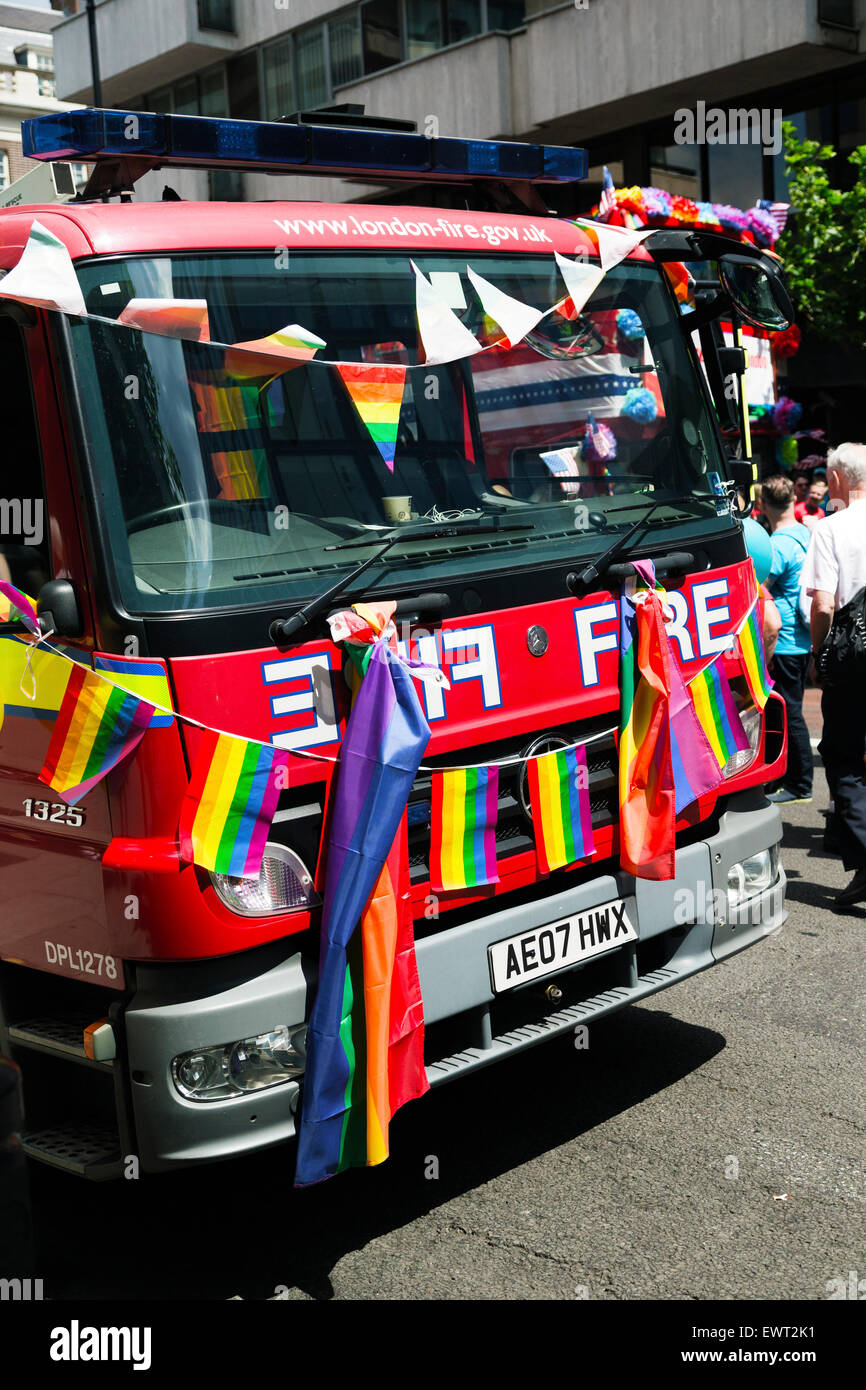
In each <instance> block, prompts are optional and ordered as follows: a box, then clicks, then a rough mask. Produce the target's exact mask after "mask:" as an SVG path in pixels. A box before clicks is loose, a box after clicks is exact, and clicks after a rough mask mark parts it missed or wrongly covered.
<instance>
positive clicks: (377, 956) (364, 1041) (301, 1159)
mask: <svg viewBox="0 0 866 1390" xmlns="http://www.w3.org/2000/svg"><path fill="white" fill-rule="evenodd" d="M429 739H430V726H429V725H428V723H427V721H426V719H425V718H424V712H423V710H422V709H421V704H420V701H419V699H418V696H417V694H416V692H415V688H414V685H413V682H412V677H411V675H410V674H409V672H408V670H407V669H406V668H405V666H404V665H403V664H402V662H401V661H400V660H399V659H398V658H397V656H396V655H394V653H392V652H391V651H389V649H388V645H387V639H384V638H380V639H379V640H378V641H376V642H374V643H373V646H372V650H371V654H370V660H369V662H368V663H367V669H366V674H365V675H364V678H363V680H362V681H361V685H360V689H359V691H358V696H357V699H356V700H355V701H354V703H353V705H352V711H351V714H350V715H349V721H348V724H347V727H346V734H345V737H344V739H343V744H342V748H341V752H340V761H339V763H338V764H337V768H336V772H335V778H336V786H335V787H334V785H333V784H332V790H331V793H330V795H331V797H332V798H333V800H332V803H331V804H330V805H329V811H328V829H327V843H326V846H325V864H324V870H325V893H324V903H323V906H322V925H321V934H320V941H321V944H320V954H319V973H318V984H317V989H316V999H315V1002H314V1004H313V1009H312V1012H311V1014H310V1022H309V1025H308V1028H307V1066H306V1072H305V1075H304V1095H303V1100H302V1104H301V1118H300V1126H299V1134H298V1159H297V1168H296V1172H295V1186H296V1187H305V1186H307V1185H308V1184H309V1183H315V1182H321V1181H322V1180H323V1179H324V1178H328V1177H331V1176H333V1174H335V1173H339V1172H341V1171H342V1170H343V1169H344V1168H348V1167H349V1166H351V1165H353V1164H363V1163H366V1164H370V1165H372V1164H376V1163H381V1162H382V1161H383V1160H384V1159H385V1158H387V1156H388V1127H389V1123H390V1120H391V1117H392V1116H393V1114H394V1113H395V1111H396V1110H398V1109H399V1108H400V1106H402V1105H404V1104H405V1103H406V1102H407V1101H409V1100H413V1099H415V1098H416V1097H417V1096H421V1095H423V1094H424V1092H425V1091H426V1090H428V1089H429V1084H428V1081H427V1077H426V1073H425V1071H424V1006H423V1001H422V998H421V984H420V980H419V978H418V967H417V964H416V961H415V944H414V934H413V929H412V903H411V891H410V882H409V853H408V839H407V828H406V802H407V800H408V797H409V792H410V791H411V788H412V783H413V782H414V780H415V775H416V773H417V771H418V765H419V764H420V762H421V758H422V757H423V754H424V749H425V748H426V747H427V743H428V741H429Z"/></svg>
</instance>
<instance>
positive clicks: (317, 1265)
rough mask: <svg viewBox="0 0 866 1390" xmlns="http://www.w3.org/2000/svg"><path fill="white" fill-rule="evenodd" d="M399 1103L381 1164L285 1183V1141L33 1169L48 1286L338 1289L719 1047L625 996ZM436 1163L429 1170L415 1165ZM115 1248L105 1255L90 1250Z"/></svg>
mask: <svg viewBox="0 0 866 1390" xmlns="http://www.w3.org/2000/svg"><path fill="white" fill-rule="evenodd" d="M574 1041H575V1040H574V1037H573V1036H572V1035H571V1034H570V1033H569V1034H568V1035H566V1036H564V1037H562V1038H556V1039H553V1040H551V1041H549V1042H546V1043H543V1044H541V1045H540V1046H537V1047H533V1048H530V1049H529V1050H528V1051H527V1052H524V1053H522V1054H520V1055H518V1056H515V1057H514V1058H512V1059H509V1060H508V1061H507V1062H505V1063H504V1064H503V1065H502V1066H497V1065H494V1066H492V1067H490V1068H486V1069H484V1070H482V1071H481V1072H480V1073H477V1074H475V1075H474V1076H469V1077H466V1078H465V1079H463V1080H461V1081H458V1082H457V1084H455V1085H451V1084H449V1085H445V1086H443V1087H441V1088H438V1089H437V1090H435V1091H433V1092H431V1093H430V1095H429V1096H427V1097H426V1098H425V1099H424V1100H422V1101H417V1102H413V1103H412V1104H410V1105H408V1106H407V1107H405V1108H404V1110H403V1111H401V1112H400V1113H399V1114H398V1115H397V1116H396V1118H395V1119H394V1121H393V1122H392V1125H391V1150H392V1154H393V1155H394V1156H393V1157H392V1158H391V1159H390V1160H389V1161H388V1162H387V1163H385V1164H383V1165H382V1166H380V1167H377V1168H373V1169H361V1170H355V1171H351V1172H348V1173H345V1174H341V1175H340V1176H339V1177H337V1178H334V1179H332V1180H331V1181H329V1182H327V1183H324V1184H322V1185H321V1186H317V1187H313V1188H307V1189H304V1190H301V1191H294V1190H293V1188H292V1179H293V1171H294V1148H293V1147H291V1146H282V1147H280V1148H278V1149H272V1150H269V1151H267V1152H265V1153H261V1154H258V1155H255V1156H252V1157H248V1158H244V1159H237V1160H233V1161H231V1162H229V1163H222V1164H214V1165H208V1166H206V1167H200V1168H197V1169H195V1170H193V1171H187V1172H181V1173H173V1174H158V1175H155V1176H146V1175H145V1176H144V1177H142V1178H140V1179H139V1180H138V1181H134V1182H132V1181H127V1182H124V1181H120V1182H118V1183H113V1184H105V1185H100V1186H95V1185H92V1184H87V1183H83V1182H81V1181H77V1180H75V1179H73V1178H70V1177H68V1176H66V1175H65V1174H62V1173H57V1172H55V1171H52V1170H49V1169H46V1168H36V1167H35V1166H34V1174H33V1179H34V1182H33V1186H34V1208H35V1214H36V1222H37V1240H38V1248H39V1273H40V1275H41V1277H42V1278H43V1279H44V1280H45V1286H46V1293H47V1295H48V1296H49V1297H51V1298H53V1299H59V1300H64V1299H94V1300H102V1299H118V1298H121V1299H178V1300H186V1299H195V1298H210V1299H224V1298H228V1297H230V1296H231V1295H233V1294H240V1295H242V1296H243V1297H244V1298H245V1299H265V1298H268V1297H271V1296H272V1295H273V1293H274V1291H275V1289H276V1288H277V1287H278V1286H280V1285H285V1286H287V1287H288V1288H289V1289H294V1290H301V1291H302V1292H303V1293H306V1294H307V1295H308V1296H310V1297H311V1298H314V1299H319V1300H327V1299H329V1298H332V1297H333V1294H334V1290H333V1286H332V1283H331V1272H332V1270H333V1269H334V1267H335V1265H336V1264H337V1263H338V1262H339V1261H340V1260H341V1259H342V1258H343V1257H344V1256H345V1255H346V1254H347V1253H349V1252H350V1251H352V1250H357V1249H360V1248H362V1247H363V1246H364V1245H366V1244H367V1243H368V1242H370V1241H373V1240H375V1239H376V1238H377V1237H380V1236H382V1235H383V1234H386V1233H388V1232H392V1231H395V1230H399V1229H400V1228H401V1227H402V1226H405V1225H407V1224H408V1223H410V1222H412V1221H414V1220H415V1219H417V1218H418V1217H420V1216H423V1215H424V1214H425V1213H427V1212H429V1211H431V1210H434V1209H435V1208H436V1207H437V1206H439V1205H441V1204H442V1203H444V1202H447V1201H449V1200H451V1199H452V1198H454V1197H456V1196H459V1195H461V1194H463V1193H465V1192H469V1191H472V1190H473V1189H475V1188H478V1187H479V1186H482V1185H483V1184H484V1183H487V1182H490V1181H492V1180H494V1179H496V1178H498V1177H500V1176H501V1175H502V1174H504V1173H507V1172H509V1171H511V1170H513V1169H516V1168H518V1167H519V1166H520V1165H521V1164H524V1163H527V1162H528V1161H530V1160H532V1159H534V1158H537V1157H538V1156H540V1155H541V1154H544V1153H547V1152H549V1151H550V1150H553V1149H556V1148H558V1147H560V1146H561V1145H563V1144H566V1143H568V1142H569V1141H573V1140H574V1139H576V1138H579V1137H580V1135H582V1134H586V1133H588V1132H589V1131H590V1130H592V1129H594V1128H595V1127H596V1126H597V1125H601V1124H604V1123H605V1122H606V1121H607V1120H609V1119H611V1118H612V1117H613V1116H616V1115H620V1114H622V1113H623V1112H624V1111H628V1110H630V1109H631V1108H632V1107H633V1106H635V1105H639V1104H640V1103H641V1102H642V1101H645V1100H646V1099H647V1098H648V1097H650V1096H653V1095H655V1094H656V1093H658V1092H660V1091H664V1090H665V1089H666V1088H668V1087H670V1086H674V1085H676V1084H677V1083H678V1082H680V1081H681V1080H682V1079H683V1078H684V1077H686V1076H688V1075H689V1074H690V1073H692V1072H694V1071H696V1070H697V1069H698V1068H699V1067H701V1066H703V1065H704V1064H705V1063H706V1062H708V1061H709V1060H710V1059H711V1058H712V1057H714V1056H716V1055H717V1053H719V1052H720V1051H721V1050H722V1049H723V1048H724V1046H725V1039H724V1037H723V1036H722V1035H721V1034H719V1033H717V1032H714V1031H712V1030H710V1029H707V1028H701V1027H697V1026H695V1025H693V1024H689V1023H684V1022H683V1021H682V1020H680V1019H677V1018H674V1017H673V1016H672V1015H670V1014H667V1013H664V1012H661V1011H658V1010H648V1009H641V1008H637V1007H629V1008H626V1009H624V1010H621V1011H620V1012H619V1013H618V1014H617V1015H616V1016H615V1017H612V1018H606V1019H600V1020H598V1021H597V1022H596V1023H593V1024H591V1025H590V1027H589V1035H588V1041H589V1045H588V1047H587V1048H586V1049H581V1050H578V1049H576V1048H575V1046H574ZM434 1159H435V1162H436V1165H437V1167H438V1178H436V1179H431V1178H430V1177H429V1176H425V1172H426V1173H427V1174H429V1173H430V1172H431V1171H432V1163H431V1160H434ZM99 1252H103V1253H105V1254H110V1261H109V1260H103V1259H101V1258H99V1257H98V1255H99Z"/></svg>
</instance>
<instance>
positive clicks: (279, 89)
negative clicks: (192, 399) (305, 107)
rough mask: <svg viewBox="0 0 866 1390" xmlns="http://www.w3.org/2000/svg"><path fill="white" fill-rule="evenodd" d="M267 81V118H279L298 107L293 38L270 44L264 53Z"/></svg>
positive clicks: (265, 78) (265, 80) (289, 113)
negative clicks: (293, 66)
mask: <svg viewBox="0 0 866 1390" xmlns="http://www.w3.org/2000/svg"><path fill="white" fill-rule="evenodd" d="M262 58H263V63H264V82H265V110H264V115H265V119H266V120H269V121H276V120H279V118H280V116H290V115H291V114H292V112H293V111H296V110H297V108H298V103H297V100H296V98H295V76H294V72H293V70H292V40H291V39H290V38H286V39H280V41H279V43H272V44H269V45H268V47H267V48H266V49H265V50H264V52H263V54H262Z"/></svg>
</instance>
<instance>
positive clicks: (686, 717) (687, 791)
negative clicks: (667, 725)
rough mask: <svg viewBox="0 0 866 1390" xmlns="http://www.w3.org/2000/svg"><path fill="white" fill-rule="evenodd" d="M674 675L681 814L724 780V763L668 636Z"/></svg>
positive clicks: (674, 749)
mask: <svg viewBox="0 0 866 1390" xmlns="http://www.w3.org/2000/svg"><path fill="white" fill-rule="evenodd" d="M668 644H669V645H668V653H669V668H670V677H671V700H670V721H671V772H672V773H673V779H674V793H675V810H676V814H677V815H679V814H680V812H681V811H684V810H685V809H686V807H687V806H691V804H692V802H694V801H697V800H698V798H699V797H702V796H707V795H708V794H709V793H710V792H712V791H715V789H716V787H718V786H719V785H720V783H721V781H722V774H721V769H720V766H719V764H718V762H717V760H716V758H715V757H714V756H713V753H714V750H713V748H712V746H711V744H710V742H709V739H708V735H707V731H706V729H705V727H704V725H703V723H702V721H701V719H700V716H699V715H698V712H697V710H696V708H695V705H694V704H693V703H692V698H691V695H690V694H689V687H688V686H687V685H686V683H685V681H684V680H683V678H682V674H681V672H680V668H679V666H678V665H677V660H676V657H675V655H674V653H673V652H672V651H671V649H670V638H668Z"/></svg>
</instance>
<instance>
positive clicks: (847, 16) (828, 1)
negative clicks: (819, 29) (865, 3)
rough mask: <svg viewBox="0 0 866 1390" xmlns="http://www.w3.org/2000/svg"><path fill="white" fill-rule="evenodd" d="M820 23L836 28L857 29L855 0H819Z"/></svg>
mask: <svg viewBox="0 0 866 1390" xmlns="http://www.w3.org/2000/svg"><path fill="white" fill-rule="evenodd" d="M818 23H819V24H829V25H830V26H831V27H832V28H834V29H856V28H857V19H856V15H855V7H854V0H818Z"/></svg>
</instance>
